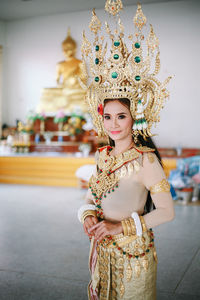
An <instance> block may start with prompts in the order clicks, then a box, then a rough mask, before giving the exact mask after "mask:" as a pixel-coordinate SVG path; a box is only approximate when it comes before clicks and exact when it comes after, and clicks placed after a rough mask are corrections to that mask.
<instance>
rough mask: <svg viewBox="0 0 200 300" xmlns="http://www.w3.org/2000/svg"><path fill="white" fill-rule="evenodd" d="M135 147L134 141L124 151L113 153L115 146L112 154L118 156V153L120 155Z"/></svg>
mask: <svg viewBox="0 0 200 300" xmlns="http://www.w3.org/2000/svg"><path fill="white" fill-rule="evenodd" d="M133 147H134V143H133V142H131V144H130V145H129V146H128V147H127V148H125V150H124V151H122V152H120V153H118V154H116V155H115V154H112V152H113V150H114V149H115V148H114V147H113V149H112V150H111V151H110V153H109V154H110V155H111V156H114V157H116V156H118V155H120V154H122V153H124V152H126V151H128V150H129V149H131V148H133Z"/></svg>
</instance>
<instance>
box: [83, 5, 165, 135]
mask: <svg viewBox="0 0 200 300" xmlns="http://www.w3.org/2000/svg"><path fill="white" fill-rule="evenodd" d="M122 8H123V5H122V1H121V0H107V1H106V4H105V10H106V11H107V12H108V13H109V14H111V15H112V16H113V18H114V19H115V21H116V29H115V30H114V31H113V32H111V29H110V27H109V25H108V23H107V22H105V29H106V32H107V34H108V36H109V38H110V40H111V44H110V52H109V51H107V50H108V43H106V42H105V41H104V36H100V32H101V22H100V20H99V19H98V17H97V16H96V13H95V10H94V9H93V12H92V20H91V22H90V24H89V28H90V30H91V32H92V33H93V34H94V42H93V45H91V43H90V42H89V40H88V39H87V38H86V35H85V32H83V43H82V48H81V51H82V59H83V63H84V64H85V69H86V70H87V63H86V62H87V61H88V62H89V69H90V72H88V74H87V79H88V82H90V83H89V86H88V87H87V89H88V91H87V93H86V102H87V104H88V107H89V112H90V114H91V116H92V119H93V124H94V126H95V127H96V129H97V132H98V135H99V136H103V135H104V128H103V118H102V113H101V112H102V107H103V102H104V99H116V98H128V99H129V100H130V111H131V114H132V117H133V119H134V120H135V122H134V127H133V130H134V131H135V132H136V133H137V134H141V135H142V136H143V137H144V138H146V137H148V136H152V134H151V127H152V125H153V124H155V123H157V122H159V121H160V117H159V112H160V110H161V108H162V107H163V104H164V100H165V99H166V98H167V97H168V96H169V93H168V91H167V90H166V85H167V83H168V82H169V80H170V79H171V77H168V78H167V79H166V80H165V81H164V82H163V83H161V82H160V81H159V80H158V79H157V78H156V75H157V74H158V72H159V70H160V52H159V40H158V38H157V37H156V35H155V33H154V30H153V27H152V25H150V33H149V35H148V37H147V39H146V46H147V53H146V57H144V56H143V50H142V49H143V47H144V46H145V41H144V35H143V33H142V29H143V27H144V26H145V25H146V17H145V16H144V14H143V12H142V9H141V5H140V4H138V7H137V12H136V15H135V17H134V19H133V23H134V26H135V35H134V36H133V35H130V36H128V38H129V40H130V41H131V42H132V48H131V49H130V50H128V48H127V46H126V44H125V41H124V26H123V24H122V22H121V20H120V17H119V12H120V10H122ZM107 52H109V54H108V53H107ZM152 68H153V71H152Z"/></svg>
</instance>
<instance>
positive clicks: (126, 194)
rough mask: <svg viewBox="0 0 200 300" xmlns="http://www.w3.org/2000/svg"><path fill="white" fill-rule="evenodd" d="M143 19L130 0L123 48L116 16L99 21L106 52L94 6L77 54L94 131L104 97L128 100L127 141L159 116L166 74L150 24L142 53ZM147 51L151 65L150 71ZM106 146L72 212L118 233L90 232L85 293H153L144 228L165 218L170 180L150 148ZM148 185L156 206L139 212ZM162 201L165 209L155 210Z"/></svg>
mask: <svg viewBox="0 0 200 300" xmlns="http://www.w3.org/2000/svg"><path fill="white" fill-rule="evenodd" d="M121 9H122V2H121V0H116V1H113V0H107V1H106V5H105V10H106V11H107V12H109V13H110V14H111V15H113V16H116V15H117V16H118V13H119V11H120V10H121ZM145 24H146V17H145V16H144V15H143V12H142V9H141V6H140V5H138V9H137V13H136V16H135V17H134V25H135V29H136V33H135V38H133V36H129V39H130V40H132V41H133V44H132V49H131V51H130V52H129V51H128V48H127V47H126V45H125V42H124V27H123V25H122V22H121V20H120V18H119V16H118V22H117V27H116V29H115V30H114V32H113V33H112V32H111V29H110V27H109V25H108V24H107V23H106V31H107V34H108V36H109V37H110V39H111V54H110V56H109V57H108V58H107V57H106V52H107V44H105V43H104V38H103V37H101V38H100V36H99V32H100V29H101V22H100V20H99V19H98V17H97V16H96V13H95V11H94V10H93V16H92V20H91V23H90V26H89V27H90V30H91V31H92V32H93V33H94V36H95V38H94V43H93V45H94V49H92V46H91V43H90V42H89V41H88V39H87V38H86V36H85V33H83V44H82V54H83V61H84V62H85V63H86V60H87V59H88V58H89V61H90V78H92V82H91V84H90V85H89V87H85V88H87V94H86V101H87V104H88V108H89V112H90V114H91V116H92V118H93V123H94V126H95V128H96V129H97V132H98V136H100V137H101V136H104V135H105V132H104V127H103V106H104V100H105V99H113V100H115V99H119V98H128V99H129V101H130V112H131V115H132V117H133V120H134V125H133V135H134V139H135V142H136V140H137V137H138V135H142V136H143V138H144V139H145V138H147V137H149V136H152V134H151V126H152V124H153V123H156V122H159V111H160V109H161V108H162V107H163V101H164V99H165V98H166V97H167V96H168V92H167V90H166V88H165V86H166V84H167V83H168V81H169V80H170V77H168V78H167V79H166V80H165V82H164V83H161V82H160V81H159V80H158V79H157V78H155V75H156V74H157V73H158V71H159V67H160V60H159V49H158V39H157V37H156V36H155V34H154V31H153V27H152V26H151V30H150V34H149V36H148V38H147V49H148V51H147V57H146V59H144V58H143V55H142V44H143V40H144V36H143V34H142V28H143V26H144V25H145ZM93 54H94V57H93ZM154 55H155V59H154V62H155V68H154V71H153V72H152V73H151V59H152V58H153V57H154ZM111 150H112V147H110V146H106V147H103V148H100V149H99V150H98V151H97V155H96V165H97V169H96V174H94V175H93V176H92V177H91V178H90V181H89V187H90V189H89V190H88V193H87V196H86V203H87V204H86V205H83V206H82V207H81V208H80V210H79V219H80V221H81V222H82V223H83V222H84V220H85V218H86V217H87V216H96V217H97V218H98V219H99V221H101V220H107V221H110V222H113V223H118V222H122V226H123V233H121V234H119V235H113V236H106V237H105V239H104V240H103V241H99V242H98V241H96V240H94V238H92V240H91V248H90V258H89V267H90V271H91V282H90V284H89V286H88V296H89V299H93V300H97V299H99V300H103V299H105V300H118V299H124V300H155V299H156V270H157V256H156V250H155V245H154V234H153V231H152V229H151V228H153V227H155V226H157V225H159V224H161V223H164V222H166V221H169V220H171V218H172V215H171V212H172V211H173V201H172V198H171V195H170V186H169V183H168V182H167V180H166V177H165V174H164V171H163V168H162V167H161V165H160V162H159V161H158V159H157V156H156V155H155V154H154V149H151V148H147V147H142V146H139V147H132V148H131V149H128V150H127V151H125V152H123V153H121V154H119V155H117V156H112V154H111ZM148 191H150V192H151V197H152V200H153V202H154V204H155V206H156V209H155V210H153V211H151V212H148V213H145V211H144V206H145V203H146V200H147V194H148ZM166 203H167V204H166ZM162 204H163V206H162ZM166 206H168V209H163V207H166ZM142 215H143V216H142Z"/></svg>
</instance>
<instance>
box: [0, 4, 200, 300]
mask: <svg viewBox="0 0 200 300" xmlns="http://www.w3.org/2000/svg"><path fill="white" fill-rule="evenodd" d="M104 2H105V1H103V0H102V1H97V0H93V1H86V0H77V1H69V0H66V1H62V0H57V1H55V3H54V2H51V1H49V0H47V1H46V0H41V1H34V0H26V1H25V0H17V1H15V2H13V1H11V0H8V1H6V0H1V1H0V203H1V207H2V210H1V213H0V216H1V218H0V224H1V226H0V249H1V250H0V278H1V279H0V300H3V299H12V300H15V299H20V300H22V299H26V300H29V299H33V300H39V299H45V300H54V299H59V300H61V299H69V300H73V299H87V281H88V280H89V271H88V270H87V254H88V247H89V246H88V241H87V238H86V237H83V231H82V228H80V227H81V226H80V224H79V223H78V221H77V210H78V207H79V206H80V205H81V203H84V195H85V193H86V191H87V188H88V181H89V178H90V176H91V175H92V173H93V172H94V169H95V152H96V150H97V149H98V148H99V147H102V146H105V145H106V144H107V139H106V138H104V137H101V138H99V137H98V136H97V133H96V130H95V128H94V126H93V123H92V119H91V117H90V115H89V110H88V106H87V104H86V102H85V100H84V97H85V94H86V90H85V88H84V86H85V84H86V83H87V80H88V79H87V69H86V68H85V65H84V63H83V58H82V55H81V43H82V32H83V29H85V30H86V34H87V35H88V36H89V35H90V33H89V28H88V24H89V22H90V20H91V12H92V9H93V7H95V8H96V13H97V14H98V17H99V18H100V19H101V20H102V24H104V23H105V20H106V18H105V12H104ZM140 3H141V4H142V9H143V12H144V14H145V15H146V17H147V22H148V26H146V28H145V34H148V31H149V28H150V27H149V24H153V26H154V31H155V33H156V36H157V37H158V38H159V47H160V60H161V68H160V72H159V75H158V77H159V80H161V81H164V80H165V79H166V78H167V77H168V76H172V79H171V80H170V82H169V84H168V87H167V89H168V91H169V94H170V97H169V99H168V100H167V101H166V102H165V103H164V109H163V110H162V111H161V114H160V122H159V123H158V125H157V126H156V127H152V134H153V141H154V142H155V144H156V146H157V147H158V150H159V152H160V155H161V158H162V163H163V167H164V171H165V174H166V176H167V177H168V180H169V183H170V186H171V193H172V197H173V200H174V205H175V210H176V218H175V220H174V221H173V222H172V223H171V224H165V225H164V226H163V227H162V226H160V227H158V228H157V229H155V232H156V233H157V234H158V236H159V238H160V242H158V260H159V261H160V265H159V268H160V269H159V273H158V276H159V280H158V300H165V299H176V300H177V299H178V300H179V299H180V300H189V299H194V300H195V299H200V291H199V284H200V281H199V278H200V265H199V261H200V242H199V241H200V240H199V237H198V229H199V228H200V221H199V220H200V219H199V217H198V216H199V213H200V135H199V132H200V122H199V112H200V101H199V88H198V85H199V79H200V76H199V67H200V66H199V53H200V39H199V26H200V2H199V1H198V0H179V1H177V0H176V1H173V0H170V1H164V0H153V1H151V0H143V1H140ZM123 5H124V8H125V9H124V10H123V11H122V13H121V20H122V23H123V25H124V27H125V28H126V30H127V32H126V34H127V37H128V35H131V34H133V32H134V26H133V21H132V20H133V16H134V14H135V12H136V9H137V1H135V0H124V1H123ZM95 63H97V60H96V62H95ZM47 225H48V226H47ZM54 225H55V227H54ZM185 227H186V228H185ZM49 228H51V230H50V229H49ZM43 230H44V231H43ZM184 230H185V231H184ZM65 232H67V233H66V234H65ZM184 232H185V236H184V238H183V235H184ZM29 233H30V234H31V235H32V236H33V239H32V238H31V236H30V235H29ZM181 235H182V236H181ZM164 237H166V239H165V238H164ZM33 240H35V242H34V241H33ZM36 241H38V242H37V243H36ZM167 241H168V243H167ZM172 244H173V245H172ZM9 245H10V246H9ZM171 245H172V246H171ZM170 247H171V248H170ZM33 249H35V250H33ZM80 249H81V254H80V253H79V251H80ZM170 249H171V250H170ZM65 250H66V251H65ZM78 250H79V251H78ZM170 251H172V253H170ZM51 257H52V259H53V260H54V262H52V261H51ZM168 259H169V261H170V260H171V259H172V263H171V266H170V272H169V270H168V271H167V270H166V269H167V267H168V264H170V262H168ZM34 261H37V262H36V263H34ZM77 261H78V266H77ZM165 266H166V268H165ZM79 272H80V273H79ZM70 278H71V279H70ZM76 279H77V282H76ZM36 285H38V289H36V288H35V286H36ZM83 291H84V292H83ZM144 300H145V299H144Z"/></svg>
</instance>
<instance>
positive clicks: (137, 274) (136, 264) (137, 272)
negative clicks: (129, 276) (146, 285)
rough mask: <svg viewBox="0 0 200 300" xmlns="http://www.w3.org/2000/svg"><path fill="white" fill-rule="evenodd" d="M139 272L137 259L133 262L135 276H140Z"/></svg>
mask: <svg viewBox="0 0 200 300" xmlns="http://www.w3.org/2000/svg"><path fill="white" fill-rule="evenodd" d="M140 273H141V268H140V263H139V261H138V260H137V261H136V262H135V275H136V277H139V276H140Z"/></svg>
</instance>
